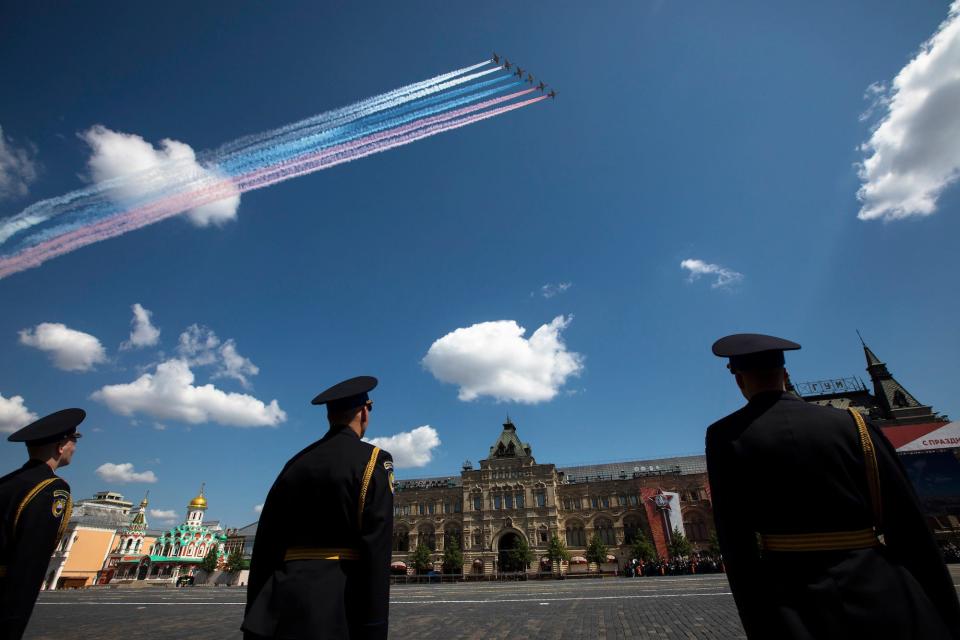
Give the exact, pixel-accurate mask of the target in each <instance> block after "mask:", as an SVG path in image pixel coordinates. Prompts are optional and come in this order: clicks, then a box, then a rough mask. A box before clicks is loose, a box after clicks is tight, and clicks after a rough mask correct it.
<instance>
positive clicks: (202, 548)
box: [197, 545, 207, 558]
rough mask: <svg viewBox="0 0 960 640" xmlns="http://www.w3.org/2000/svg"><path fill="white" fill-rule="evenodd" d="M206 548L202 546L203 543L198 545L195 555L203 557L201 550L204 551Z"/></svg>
mask: <svg viewBox="0 0 960 640" xmlns="http://www.w3.org/2000/svg"><path fill="white" fill-rule="evenodd" d="M206 550H207V548H206V547H205V546H203V545H200V546H199V547H197V557H198V558H202V557H203V552H204V551H206Z"/></svg>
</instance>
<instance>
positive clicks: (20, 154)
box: [0, 127, 37, 199]
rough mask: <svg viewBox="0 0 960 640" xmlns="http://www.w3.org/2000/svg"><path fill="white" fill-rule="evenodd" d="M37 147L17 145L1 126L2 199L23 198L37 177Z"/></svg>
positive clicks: (0, 194) (0, 166)
mask: <svg viewBox="0 0 960 640" xmlns="http://www.w3.org/2000/svg"><path fill="white" fill-rule="evenodd" d="M35 156H36V149H35V148H33V147H32V146H31V148H29V149H28V148H23V147H16V146H14V144H13V141H12V140H10V139H9V138H7V137H6V136H5V135H3V127H0V199H3V198H22V197H23V196H25V195H27V193H28V192H29V190H30V183H31V182H33V181H34V180H36V178H37V163H36V161H35V160H34V157H35Z"/></svg>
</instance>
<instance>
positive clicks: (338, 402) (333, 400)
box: [310, 376, 377, 411]
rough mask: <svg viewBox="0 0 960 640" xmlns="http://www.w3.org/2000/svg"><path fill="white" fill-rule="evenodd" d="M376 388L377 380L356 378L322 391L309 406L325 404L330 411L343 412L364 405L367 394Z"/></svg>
mask: <svg viewBox="0 0 960 640" xmlns="http://www.w3.org/2000/svg"><path fill="white" fill-rule="evenodd" d="M376 386H377V379H376V378H374V377H373V376H357V377H356V378H350V379H349V380H344V381H343V382H338V383H337V384H335V385H333V386H332V387H330V388H329V389H327V390H326V391H322V392H321V393H320V394H319V395H318V396H317V397H316V398H314V399H313V400H312V401H311V402H310V404H325V405H328V408H329V409H330V410H331V411H345V410H347V409H352V408H354V407H359V406H360V405H362V404H364V403H366V401H367V400H369V396H367V392H368V391H372V390H373V389H374V388H375V387H376Z"/></svg>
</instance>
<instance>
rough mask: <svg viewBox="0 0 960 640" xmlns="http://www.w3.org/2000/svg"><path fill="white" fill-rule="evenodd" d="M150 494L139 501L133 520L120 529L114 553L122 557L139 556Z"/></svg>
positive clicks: (145, 530)
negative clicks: (122, 555) (120, 554)
mask: <svg viewBox="0 0 960 640" xmlns="http://www.w3.org/2000/svg"><path fill="white" fill-rule="evenodd" d="M149 497H150V492H149V491H147V493H146V494H144V496H143V500H141V501H140V508H139V509H137V512H136V513H135V514H133V520H131V521H130V523H129V524H128V525H126V526H125V527H123V528H122V529H120V531H119V532H118V534H119V536H120V543H119V544H118V545H117V548H116V552H119V553H122V554H124V555H139V554H140V552H141V551H142V550H143V540H144V535H145V534H146V532H147V505H148V504H149V501H148V498H149Z"/></svg>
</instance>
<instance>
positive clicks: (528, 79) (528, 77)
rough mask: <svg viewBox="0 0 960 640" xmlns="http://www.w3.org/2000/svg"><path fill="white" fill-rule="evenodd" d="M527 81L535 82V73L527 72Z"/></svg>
mask: <svg viewBox="0 0 960 640" xmlns="http://www.w3.org/2000/svg"><path fill="white" fill-rule="evenodd" d="M527 82H528V83H529V84H533V74H532V73H528V74H527Z"/></svg>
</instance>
